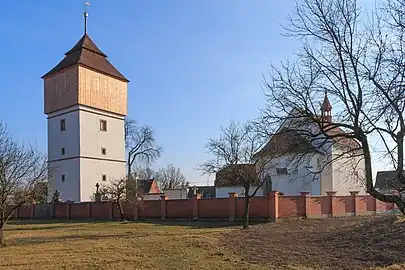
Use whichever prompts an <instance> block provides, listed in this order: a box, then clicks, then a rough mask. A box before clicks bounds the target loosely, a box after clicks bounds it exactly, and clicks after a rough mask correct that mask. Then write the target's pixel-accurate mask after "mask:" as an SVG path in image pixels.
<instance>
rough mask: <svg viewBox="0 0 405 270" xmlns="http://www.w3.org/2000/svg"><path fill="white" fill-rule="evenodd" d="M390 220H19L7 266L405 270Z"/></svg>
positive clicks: (4, 251) (398, 232)
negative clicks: (232, 223)
mask: <svg viewBox="0 0 405 270" xmlns="http://www.w3.org/2000/svg"><path fill="white" fill-rule="evenodd" d="M404 224H405V223H401V222H393V221H392V220H391V219H388V218H383V219H381V218H348V219H324V220H294V221H282V222H279V223H267V224H258V225H253V226H252V227H251V228H250V229H249V230H247V231H243V230H240V228H239V227H229V226H222V225H225V224H219V223H202V222H200V223H180V222H177V223H176V222H165V223H141V222H139V223H133V222H126V223H119V222H92V223H74V222H72V223H46V224H41V223H31V224H24V223H13V224H10V225H8V226H7V227H6V232H5V236H6V243H7V246H6V247H4V248H1V249H0V268H1V269H124V268H126V269H364V268H369V267H378V266H380V267H388V268H385V269H405V255H404V253H403V252H404V250H405V225H404Z"/></svg>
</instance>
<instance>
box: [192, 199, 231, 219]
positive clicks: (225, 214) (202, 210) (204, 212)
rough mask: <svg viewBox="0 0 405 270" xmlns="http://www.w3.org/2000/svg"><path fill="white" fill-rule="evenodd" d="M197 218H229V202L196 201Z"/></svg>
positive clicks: (220, 200) (216, 200)
mask: <svg viewBox="0 0 405 270" xmlns="http://www.w3.org/2000/svg"><path fill="white" fill-rule="evenodd" d="M198 217H201V218H229V201H228V199H227V198H224V199H222V198H221V199H204V200H199V201H198Z"/></svg>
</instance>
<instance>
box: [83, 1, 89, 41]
mask: <svg viewBox="0 0 405 270" xmlns="http://www.w3.org/2000/svg"><path fill="white" fill-rule="evenodd" d="M87 6H90V2H89V1H84V13H83V16H84V33H85V34H87V17H88V16H89V14H88V13H87Z"/></svg>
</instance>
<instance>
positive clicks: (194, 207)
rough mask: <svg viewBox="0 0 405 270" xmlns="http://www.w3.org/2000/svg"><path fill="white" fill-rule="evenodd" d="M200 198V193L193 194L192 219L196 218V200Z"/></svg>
mask: <svg viewBox="0 0 405 270" xmlns="http://www.w3.org/2000/svg"><path fill="white" fill-rule="evenodd" d="M199 199H201V194H193V198H192V200H193V220H198V200H199Z"/></svg>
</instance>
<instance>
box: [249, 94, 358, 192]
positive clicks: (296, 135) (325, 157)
mask: <svg viewBox="0 0 405 270" xmlns="http://www.w3.org/2000/svg"><path fill="white" fill-rule="evenodd" d="M320 109H321V117H322V118H321V119H320V121H321V123H326V124H327V125H328V129H327V130H325V133H326V135H325V134H324V133H322V131H320V129H319V125H318V124H317V123H315V122H314V121H312V120H311V119H308V118H307V117H305V116H301V114H300V112H299V111H298V110H293V111H292V112H291V113H290V114H291V115H293V117H290V118H287V119H286V120H285V121H284V122H283V123H282V124H281V125H280V127H279V128H278V131H277V132H276V133H275V134H274V135H273V136H271V138H270V139H269V142H268V144H267V145H266V146H265V147H264V148H263V149H262V150H261V151H259V152H258V154H257V156H258V159H260V160H262V164H265V166H263V167H265V168H264V169H263V170H262V173H261V177H262V180H263V181H266V182H267V183H268V184H269V185H268V186H270V187H269V189H270V190H276V191H279V192H282V193H284V195H291V196H296V195H299V194H300V192H302V191H307V192H310V193H311V194H312V195H326V193H327V192H328V191H335V192H336V195H350V191H359V192H360V194H361V195H364V194H366V190H365V185H364V171H365V169H364V161H363V160H362V155H361V150H359V149H360V145H359V142H358V141H356V140H355V139H353V138H351V137H350V134H346V133H345V131H344V130H342V129H341V128H340V127H339V126H334V125H333V120H332V106H331V104H330V102H329V99H328V96H327V94H326V93H325V96H324V101H323V104H322V106H321V108H320ZM347 153H352V154H347Z"/></svg>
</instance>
